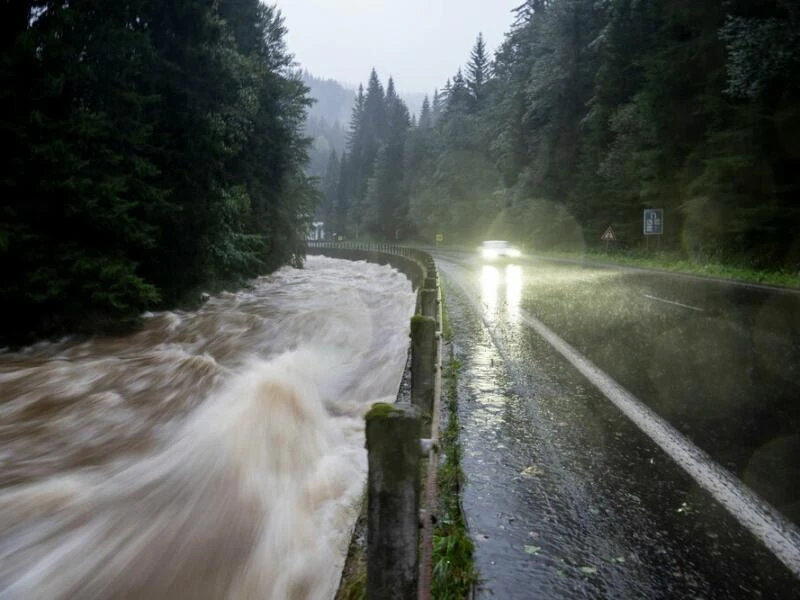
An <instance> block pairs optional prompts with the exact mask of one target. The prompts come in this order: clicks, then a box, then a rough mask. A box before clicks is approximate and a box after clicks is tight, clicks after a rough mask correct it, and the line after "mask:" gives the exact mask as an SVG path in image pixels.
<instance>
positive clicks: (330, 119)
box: [299, 70, 425, 177]
mask: <svg viewBox="0 0 800 600" xmlns="http://www.w3.org/2000/svg"><path fill="white" fill-rule="evenodd" d="M299 75H300V77H301V79H302V80H303V83H305V84H306V85H307V86H308V88H309V90H310V91H309V96H311V97H312V98H313V99H314V103H313V104H312V105H311V106H310V107H309V109H308V114H307V116H306V124H305V134H306V135H307V136H308V137H310V138H311V139H312V145H311V148H310V151H309V162H308V165H307V166H306V172H307V173H308V174H309V175H314V176H317V177H321V176H323V175H324V174H325V169H326V166H327V164H328V159H329V157H330V154H331V151H332V150H333V151H335V152H336V154H337V156H339V157H341V155H342V153H343V152H344V150H345V147H346V144H347V130H348V129H349V127H350V117H351V115H352V112H353V103H354V102H355V98H356V89H355V88H353V87H351V86H350V85H349V84H344V83H341V82H339V81H336V80H335V79H330V78H328V79H325V78H322V77H317V76H315V75H312V74H311V73H310V72H309V71H308V70H303V71H301V72H300V73H299ZM395 83H396V82H395ZM399 95H400V98H401V99H402V100H403V102H405V103H406V106H408V110H409V112H410V113H411V114H412V115H413V114H419V111H420V108H421V107H422V101H423V100H424V98H425V94H422V93H413V94H402V93H401V94H399Z"/></svg>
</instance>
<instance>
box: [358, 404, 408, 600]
mask: <svg viewBox="0 0 800 600" xmlns="http://www.w3.org/2000/svg"><path fill="white" fill-rule="evenodd" d="M366 438H367V456H368V463H369V472H368V475H367V495H368V496H367V519H368V521H367V598H368V600H386V599H391V600H394V599H397V600H412V599H415V598H416V597H417V571H418V565H419V555H418V548H419V540H418V536H419V495H420V476H419V461H420V441H419V440H420V417H419V410H418V409H417V407H415V406H412V405H410V404H384V403H379V404H375V405H374V406H373V407H372V409H371V410H370V411H369V412H368V413H367V416H366Z"/></svg>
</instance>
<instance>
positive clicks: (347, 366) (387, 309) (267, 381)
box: [0, 258, 414, 599]
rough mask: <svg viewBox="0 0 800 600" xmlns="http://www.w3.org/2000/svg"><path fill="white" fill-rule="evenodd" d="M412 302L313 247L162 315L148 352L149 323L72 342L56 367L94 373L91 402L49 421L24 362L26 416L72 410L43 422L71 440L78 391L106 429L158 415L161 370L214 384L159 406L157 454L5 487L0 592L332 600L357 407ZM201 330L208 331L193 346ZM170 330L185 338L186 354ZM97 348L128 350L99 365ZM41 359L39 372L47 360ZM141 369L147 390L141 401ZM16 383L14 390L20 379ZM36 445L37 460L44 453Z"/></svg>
mask: <svg viewBox="0 0 800 600" xmlns="http://www.w3.org/2000/svg"><path fill="white" fill-rule="evenodd" d="M209 304H210V305H211V307H209ZM413 307H414V295H413V293H412V291H411V286H410V284H409V283H408V281H407V280H405V278H404V277H402V276H401V275H399V274H398V273H396V272H394V271H392V270H391V269H389V268H387V267H379V266H376V265H367V264H364V263H358V264H355V263H346V262H344V261H334V260H331V259H322V258H317V259H314V258H312V259H310V260H309V264H308V268H307V269H306V270H301V271H298V270H295V269H283V270H282V271H280V272H279V273H278V274H276V275H275V276H272V277H270V278H264V280H262V281H260V282H258V283H257V284H256V286H255V288H254V289H253V290H250V291H249V292H248V293H247V294H242V295H235V294H229V295H226V296H222V297H218V298H215V299H213V300H212V301H211V302H209V303H207V304H206V305H205V306H204V307H203V308H202V309H201V310H200V311H198V313H186V314H183V315H177V314H176V313H172V315H173V316H170V317H168V319H167V320H166V322H167V323H169V325H168V327H166V328H163V327H162V328H163V329H164V332H163V336H164V337H165V338H169V339H170V340H172V341H170V342H169V348H170V350H169V351H168V352H165V351H164V350H163V348H164V346H163V345H162V346H160V348H159V347H158V345H159V344H164V343H165V340H163V339H162V340H158V341H157V342H156V345H155V346H153V345H149V346H148V345H145V344H144V342H142V340H147V341H148V343H151V344H152V342H153V337H154V335H155V334H154V332H144V334H142V335H141V336H139V338H138V339H140V342H141V343H142V345H141V347H131V346H130V345H126V344H125V340H120V339H117V340H115V341H114V342H113V345H112V346H111V347H108V348H105V349H104V348H102V347H96V348H95V347H91V348H90V349H89V351H88V352H87V351H86V348H83V349H82V350H81V356H87V357H91V358H85V359H81V360H74V361H72V362H63V361H59V366H58V367H57V368H59V369H62V370H63V369H65V368H70V367H71V368H74V369H76V374H77V372H78V371H80V370H81V368H82V367H87V368H89V369H90V370H91V369H92V368H97V369H98V372H97V373H95V375H97V377H94V378H92V377H89V376H85V377H82V378H81V381H82V383H81V385H88V388H89V389H87V390H85V393H86V396H85V398H82V399H81V400H78V401H74V400H73V401H72V406H71V407H66V408H65V407H62V406H59V408H58V411H57V412H56V413H54V414H51V413H48V412H47V410H45V408H46V407H48V406H51V404H49V403H48V402H50V401H49V400H48V398H50V397H51V396H52V395H54V394H55V395H58V393H59V390H60V389H61V388H59V387H58V386H55V387H53V388H47V386H46V385H45V384H44V382H41V373H40V372H36V371H34V372H33V373H32V374H31V376H32V377H33V376H34V375H37V377H34V378H33V379H30V380H29V381H36V382H41V383H42V385H43V387H42V389H39V388H38V387H37V388H36V389H34V390H28V397H27V400H26V407H27V409H26V410H28V411H30V409H31V407H32V406H34V407H35V406H36V402H37V401H40V402H42V403H44V405H43V406H44V407H43V408H42V411H43V414H42V416H40V419H42V420H43V422H48V418H49V419H50V422H52V421H55V422H56V423H59V419H66V421H70V422H69V423H68V424H64V425H63V429H59V425H58V424H56V425H55V426H53V428H52V430H51V435H55V436H59V435H61V436H64V437H65V438H68V439H65V440H63V442H64V444H65V445H66V446H67V447H69V443H70V440H71V439H72V438H74V437H76V436H78V433H77V432H76V431H75V429H76V427H80V425H79V422H78V424H76V422H75V421H76V418H75V417H76V416H77V415H80V416H81V417H83V416H85V415H87V413H86V411H84V410H81V409H80V408H79V407H80V406H82V403H84V402H85V403H86V405H87V406H92V407H93V409H94V410H96V411H99V412H101V413H102V412H104V411H105V412H106V413H107V415H106V418H104V419H102V420H101V421H102V422H100V421H98V422H97V423H95V424H94V425H93V426H94V427H97V433H98V435H100V434H102V435H107V436H112V437H113V435H114V431H116V429H115V428H120V427H123V428H124V427H125V426H126V425H131V426H133V425H135V424H134V423H132V422H131V421H134V420H136V419H139V420H145V421H146V420H147V419H151V420H152V419H153V418H154V417H156V416H159V415H160V414H161V413H159V412H158V410H162V408H158V410H156V408H152V407H159V406H161V405H162V404H163V402H160V398H159V397H158V396H160V395H161V394H166V393H179V394H180V393H183V392H180V390H183V389H184V387H181V386H183V383H182V381H183V380H182V379H181V378H180V377H177V376H173V377H171V378H169V377H167V375H168V374H169V373H173V375H174V373H175V372H176V371H180V370H188V371H189V373H190V374H191V373H196V372H199V371H202V370H209V369H212V370H214V373H215V374H216V377H217V379H218V380H219V381H218V382H217V383H215V384H214V385H212V386H211V389H208V390H204V392H202V393H204V394H205V395H204V397H203V399H202V401H199V402H196V401H185V403H184V404H185V405H186V406H188V407H189V408H190V410H188V411H187V412H185V413H180V412H178V413H177V414H176V415H171V416H170V418H171V419H173V420H174V421H175V425H174V426H173V427H171V428H168V429H167V431H168V435H167V436H166V440H165V441H164V442H163V443H160V444H158V445H157V447H156V448H155V449H154V450H152V451H150V452H148V453H144V454H135V453H132V454H125V453H122V454H119V455H117V456H116V457H115V458H114V460H113V461H112V462H110V463H106V464H99V465H94V466H91V468H77V467H75V468H62V469H59V470H58V471H57V472H53V473H50V474H48V476H46V477H39V478H30V479H31V480H26V482H25V483H24V484H21V485H16V486H12V487H10V488H7V489H6V490H4V491H2V492H0V598H3V599H6V598H15V599H16V598H34V597H35V598H41V599H49V598H53V599H55V598H65V599H66V598H109V597H143V598H226V597H227V598H281V599H283V598H287V599H292V598H297V599H301V598H302V599H316V598H320V599H322V598H331V597H333V595H334V593H335V590H336V587H337V585H338V579H339V574H340V572H341V567H342V564H343V561H344V557H345V554H346V551H347V545H348V543H349V534H350V532H351V528H352V524H353V522H354V519H355V517H356V515H357V512H358V510H359V508H360V499H361V495H362V492H363V485H364V478H365V474H366V455H365V451H364V449H363V446H364V439H363V420H362V417H363V414H364V412H366V410H368V408H369V406H370V405H371V404H372V403H373V402H375V401H378V400H381V399H389V398H393V396H394V394H395V393H396V390H397V386H398V384H399V379H400V376H401V374H402V370H403V366H404V363H405V356H406V349H407V345H408V338H407V336H408V319H409V317H410V316H411V313H412V311H413ZM233 311H241V312H244V313H247V314H255V315H257V316H258V318H257V319H243V318H242V317H241V315H238V316H232V314H231V313H232V312H233ZM176 318H177V320H178V321H179V322H176ZM158 322H159V318H153V319H150V320H148V323H156V324H157V323H158ZM231 322H235V323H236V324H237V327H231V326H230V325H229V324H230V323H231ZM242 322H250V323H252V329H247V330H241V328H240V327H239V326H238V325H239V324H241V323H242ZM148 326H149V325H148ZM162 326H163V320H162ZM201 330H202V333H203V336H202V339H206V340H212V341H210V342H208V343H205V344H204V343H200V344H197V340H200V339H201V336H200V335H199V332H200V331H201ZM217 332H227V333H226V334H225V335H229V337H230V339H228V340H223V339H220V337H219V336H218V334H217ZM230 332H235V333H234V334H233V336H232V337H231V334H230ZM145 334H146V335H145ZM219 335H222V334H219ZM173 338H177V339H179V340H180V339H185V341H186V344H185V345H184V346H183V350H186V349H187V348H188V347H189V346H191V350H192V351H194V352H195V353H196V354H194V355H193V356H195V357H196V358H195V359H193V360H194V363H190V364H188V365H187V360H188V359H187V356H186V354H185V352H183V351H181V344H183V343H184V342H181V341H175V339H173ZM98 344H101V342H98ZM60 351H63V348H62V349H61V350H60ZM187 351H188V350H187ZM109 354H111V355H114V354H116V355H117V356H123V355H124V358H122V359H120V360H116V361H109V360H108V359H104V360H105V362H103V361H101V360H98V356H101V355H105V356H107V355H109ZM19 356H20V358H19V361H20V365H19V367H20V369H30V368H31V359H30V357H25V358H24V359H23V358H22V357H23V356H24V355H23V354H20V355H19ZM8 359H9V357H6V362H4V363H3V364H2V365H0V372H3V373H5V374H6V375H8V373H9V372H13V369H11V368H10V367H11V366H12V365H10V363H9V360H8ZM37 360H38V358H37ZM41 360H42V361H43V362H42V363H41V364H38V365H34V366H36V367H38V368H39V369H45V370H46V369H47V366H46V359H41ZM51 362H52V361H51ZM127 363H130V366H129V368H128V369H126V368H125V365H126V364H127ZM195 363H196V364H195ZM101 364H102V365H103V366H102V367H101V366H100V365H101ZM112 364H113V365H115V366H109V365H112ZM65 365H66V367H65ZM92 365H93V367H92ZM53 368H56V367H55V365H54V367H53ZM109 369H111V370H112V371H113V369H117V371H114V372H113V373H109ZM62 374H63V373H62ZM143 377H145V378H149V379H150V381H151V382H152V383H153V389H154V390H156V394H155V396H156V397H152V398H142V397H140V396H141V393H142V390H141V389H140V388H141V383H142V378H143ZM165 378H167V380H168V381H167V383H164V379H165ZM13 381H14V383H15V386H16V387H15V388H14V389H16V390H18V391H19V390H21V389H22V388H21V387H20V385H21V384H24V382H25V378H24V377H22V378H14V379H13ZM87 382H88V383H87ZM92 382H95V384H96V385H95V387H92ZM170 386H172V387H170ZM175 386H178V387H175ZM37 390H38V392H37ZM176 390H179V391H177V392H176ZM189 390H190V391H189V392H188V393H193V394H196V393H198V390H197V389H195V388H192V387H191V386H189ZM37 393H38V394H39V395H38V396H37ZM183 395H185V393H184V394H183ZM132 398H136V401H135V402H134V401H133V400H132ZM5 399H6V398H3V400H5ZM8 400H10V401H12V402H13V401H14V399H13V398H11V399H8ZM184 400H185V399H184ZM175 402H176V403H179V402H178V400H177V399H176V400H175ZM143 407H144V408H143ZM148 411H151V412H148ZM22 412H25V411H22ZM181 415H183V416H181ZM112 416H115V417H116V418H111V417H112ZM19 418H22V417H19ZM86 418H87V422H89V421H90V422H94V421H96V419H95V420H93V419H91V418H90V417H89V416H86ZM138 425H140V426H141V423H138ZM103 428H105V429H103ZM32 439H33V438H32ZM31 445H32V446H36V444H35V443H34V442H33V441H32V442H31ZM24 448H25V447H24V446H22V450H20V451H21V452H24ZM30 452H31V457H29V458H30V460H34V462H35V459H36V460H38V458H41V459H42V460H45V459H47V458H48V456H49V455H47V453H44V454H45V456H44V457H41V456H40V454H41V452H40V453H39V454H37V453H36V452H34V451H30ZM37 457H38V458H37ZM3 458H5V459H6V460H8V457H5V456H4V457H3ZM15 458H16V460H17V462H18V463H19V464H25V463H24V461H22V462H20V460H22V459H21V458H20V457H19V456H16V457H15V456H12V460H14V459H15ZM50 458H51V459H52V458H53V457H52V456H50Z"/></svg>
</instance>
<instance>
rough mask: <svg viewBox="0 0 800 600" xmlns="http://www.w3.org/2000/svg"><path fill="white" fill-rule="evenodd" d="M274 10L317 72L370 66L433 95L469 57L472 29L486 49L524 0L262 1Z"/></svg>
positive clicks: (344, 74) (341, 75)
mask: <svg viewBox="0 0 800 600" xmlns="http://www.w3.org/2000/svg"><path fill="white" fill-rule="evenodd" d="M267 1H268V2H270V3H271V2H274V3H275V4H277V6H278V8H280V10H281V12H282V13H283V15H284V17H285V19H286V26H287V27H288V29H289V33H288V35H287V40H286V41H287V45H288V47H289V51H290V52H291V53H292V54H294V56H295V60H296V61H297V62H298V63H300V65H301V66H302V67H304V68H306V69H308V70H309V71H310V72H311V73H312V74H314V75H315V76H317V77H324V78H331V79H336V80H339V81H341V82H343V83H350V84H358V83H365V84H366V82H367V78H368V77H369V72H370V69H371V68H372V67H373V66H374V67H375V69H376V70H377V71H378V75H379V76H380V78H381V81H382V82H383V83H384V85H386V80H387V79H388V78H389V75H391V76H392V77H394V80H395V85H396V86H397V88H398V90H400V91H401V92H403V93H415V92H426V93H432V92H433V89H434V88H441V87H442V86H443V85H444V82H445V80H446V79H447V78H448V77H452V76H453V75H454V74H455V72H456V70H457V69H458V67H459V66H463V65H464V64H466V62H467V61H468V60H469V52H470V50H471V49H472V46H473V44H474V43H475V38H476V37H477V35H478V32H483V36H484V39H485V40H486V45H487V47H488V49H489V51H490V54H493V53H494V50H495V48H497V46H499V45H500V43H501V42H502V41H503V37H504V34H505V33H506V32H507V31H508V30H509V29H510V26H511V23H512V21H513V15H512V13H511V9H513V8H515V7H516V6H519V5H520V4H522V0H271V1H270V0H267Z"/></svg>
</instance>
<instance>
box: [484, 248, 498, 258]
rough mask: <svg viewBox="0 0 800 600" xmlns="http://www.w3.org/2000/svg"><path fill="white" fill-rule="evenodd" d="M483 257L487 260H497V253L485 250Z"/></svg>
mask: <svg viewBox="0 0 800 600" xmlns="http://www.w3.org/2000/svg"><path fill="white" fill-rule="evenodd" d="M481 256H483V258H485V259H487V260H492V259H493V258H497V252H495V251H494V250H488V249H484V250H482V251H481Z"/></svg>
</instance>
